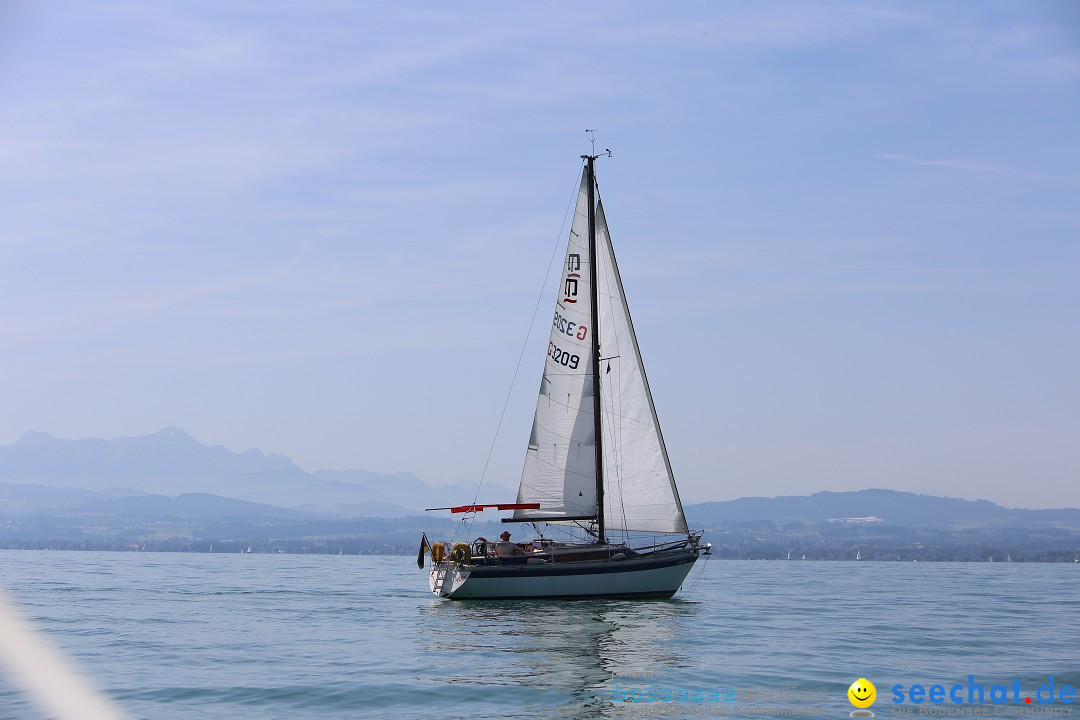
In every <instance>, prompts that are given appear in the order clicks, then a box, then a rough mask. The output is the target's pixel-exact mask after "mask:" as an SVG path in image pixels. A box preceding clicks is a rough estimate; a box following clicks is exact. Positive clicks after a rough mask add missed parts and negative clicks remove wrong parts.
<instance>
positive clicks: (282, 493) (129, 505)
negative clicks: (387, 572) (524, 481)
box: [0, 427, 514, 518]
mask: <svg viewBox="0 0 1080 720" xmlns="http://www.w3.org/2000/svg"><path fill="white" fill-rule="evenodd" d="M485 491H486V492H485V498H490V499H492V500H493V501H511V500H512V499H513V496H514V491H512V490H510V489H508V488H505V487H500V486H498V485H493V484H485ZM474 493H475V488H468V487H464V486H460V485H450V486H443V487H438V488H435V487H431V486H429V485H427V484H425V483H424V482H423V481H421V480H420V479H419V478H417V477H416V476H415V475H412V474H411V473H406V472H399V473H395V474H392V475H383V474H379V473H374V472H369V471H366V470H343V471H334V470H316V471H315V472H313V473H309V472H307V471H305V470H303V469H301V468H300V467H297V466H296V465H295V464H294V463H293V462H292V460H290V459H289V458H288V457H286V456H285V455H278V454H270V455H266V454H264V453H262V452H260V451H258V450H248V451H246V452H242V453H235V452H232V451H231V450H229V449H227V448H225V447H222V446H216V447H211V446H208V445H203V444H202V443H200V442H198V441H197V440H195V439H194V438H192V437H191V436H190V435H188V434H187V433H186V432H184V431H183V430H181V429H179V428H173V427H169V428H165V429H163V430H161V431H160V432H157V433H154V434H153V435H143V436H138V437H124V438H116V439H111V440H105V439H100V438H87V439H81V440H69V439H65V438H58V437H55V436H53V435H50V434H49V433H43V432H28V433H26V434H25V435H23V437H22V438H21V439H20V440H19V441H18V442H16V443H15V444H13V445H0V516H5V515H6V516H13V515H26V514H31V513H38V512H48V511H60V510H63V511H71V510H74V509H77V508H83V509H86V510H87V511H91V512H107V513H117V514H127V513H130V512H132V511H134V510H136V509H139V510H140V512H150V511H152V510H155V509H156V510H160V511H162V512H165V513H166V514H170V515H173V516H177V515H176V513H178V512H180V513H188V512H191V511H193V510H194V508H196V507H199V508H202V509H203V511H204V512H206V513H210V515H211V516H220V515H221V514H222V513H229V512H232V513H234V514H245V515H266V514H267V513H269V512H270V510H268V508H272V507H275V506H276V507H277V508H278V509H279V511H278V514H277V515H275V516H276V517H292V516H293V513H292V511H302V512H306V513H308V514H310V515H322V516H333V517H386V518H393V517H404V516H407V515H415V514H420V513H422V512H423V509H424V508H425V507H436V506H446V505H451V504H462V503H465V502H469V501H471V500H472V498H473V495H474ZM144 496H152V497H144ZM176 496H180V497H176ZM213 497H218V498H219V499H220V500H221V501H226V500H230V501H232V502H217V501H214V500H212V499H211V498H213ZM181 498H184V499H183V500H181ZM167 500H172V502H166V501H167ZM237 501H246V502H248V503H255V504H257V505H258V507H248V506H245V505H243V504H240V503H238V502H237ZM281 509H284V510H281ZM166 511H167V512H166ZM286 511H288V512H286Z"/></svg>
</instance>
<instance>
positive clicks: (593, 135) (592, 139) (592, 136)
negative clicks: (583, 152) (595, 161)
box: [585, 128, 600, 155]
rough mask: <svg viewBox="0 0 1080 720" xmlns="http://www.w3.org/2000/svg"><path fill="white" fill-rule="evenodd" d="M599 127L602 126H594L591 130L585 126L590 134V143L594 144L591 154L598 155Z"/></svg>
mask: <svg viewBox="0 0 1080 720" xmlns="http://www.w3.org/2000/svg"><path fill="white" fill-rule="evenodd" d="M599 129H600V128H593V129H592V130H590V129H589V128H585V132H587V133H588V134H589V143H590V144H591V145H592V152H591V153H590V155H596V131H597V130H599Z"/></svg>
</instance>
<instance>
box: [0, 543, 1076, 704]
mask: <svg viewBox="0 0 1080 720" xmlns="http://www.w3.org/2000/svg"><path fill="white" fill-rule="evenodd" d="M0 587H3V588H4V589H6V590H7V592H8V594H9V596H10V597H12V598H13V599H14V600H16V601H17V602H18V603H19V604H20V605H21V607H22V608H23V610H24V612H25V613H26V614H27V615H29V616H30V617H32V618H33V619H34V620H35V621H36V623H37V625H38V626H39V627H40V628H41V629H43V630H44V631H46V632H47V633H48V634H49V635H50V636H51V637H52V638H53V639H54V641H55V642H56V643H58V644H59V645H61V646H62V647H63V648H64V649H65V650H66V651H67V652H68V653H69V654H70V655H71V656H72V657H73V658H74V659H75V660H76V662H77V663H78V664H79V665H81V666H82V667H83V668H84V669H85V670H86V671H87V672H88V673H89V674H90V675H91V676H92V677H93V678H94V680H95V681H96V682H97V683H98V685H99V686H100V687H102V688H103V689H105V690H106V691H107V692H108V693H109V694H110V695H111V696H112V697H113V698H115V699H116V700H117V701H118V702H119V703H120V704H121V705H123V707H125V708H126V709H127V710H128V712H129V713H130V714H131V715H132V716H133V717H136V718H148V719H168V718H210V717H214V718H238V719H239V718H290V719H291V718H366V717H373V718H374V717H378V718H384V717H385V718H443V717H446V718H451V717H462V718H464V717H468V718H594V717H627V718H630V717H656V716H661V717H701V716H710V715H717V716H718V715H720V714H723V715H725V716H728V717H761V716H762V715H764V716H767V717H798V716H819V717H848V714H849V712H850V711H851V710H852V709H853V708H852V706H851V704H850V703H849V702H848V699H847V695H846V692H847V688H848V686H849V685H850V684H851V683H852V682H853V681H854V680H856V679H858V678H860V677H865V678H867V679H869V680H870V681H872V682H873V683H874V684H876V686H877V690H878V700H877V702H876V704H875V705H874V706H873V707H872V708H871V709H872V710H874V711H875V712H876V714H877V716H878V717H884V716H890V717H894V716H898V712H899V711H900V710H903V709H908V710H912V711H913V712H914V714H915V715H918V714H919V710H920V709H923V710H925V709H927V708H929V709H932V710H934V711H935V712H936V711H945V710H946V709H950V708H951V709H952V711H953V712H955V711H956V710H958V709H959V710H967V711H971V710H974V709H977V708H974V707H972V706H963V705H952V704H950V703H949V702H948V701H946V702H945V703H944V704H941V705H933V706H931V705H929V704H928V703H924V704H923V705H921V706H920V705H912V704H911V703H910V701H908V702H906V703H905V704H904V705H903V706H902V707H898V706H896V705H894V704H893V703H892V700H891V698H892V692H891V690H890V688H891V687H892V686H893V685H895V684H901V685H903V686H905V688H907V687H910V686H911V685H912V684H922V685H923V686H924V687H927V688H929V686H931V685H934V684H941V685H944V686H945V687H946V688H948V687H949V686H951V685H953V684H962V685H963V686H964V690H963V695H964V697H965V698H966V694H967V692H968V691H967V685H968V676H969V675H973V676H974V682H975V683H977V684H980V685H982V686H983V687H984V688H985V690H986V692H987V693H988V694H989V692H990V691H991V686H992V685H994V684H997V683H1000V684H1005V685H1008V686H1009V687H1010V695H1009V700H1010V702H1009V704H1000V705H990V704H987V705H984V706H983V708H984V709H985V710H986V711H987V712H988V714H989V715H990V716H994V715H997V716H1002V715H1003V714H1014V713H1017V712H1023V711H1025V710H1029V711H1030V710H1032V708H1034V710H1040V711H1042V710H1046V709H1052V710H1055V711H1056V712H1058V713H1064V712H1067V711H1068V710H1074V713H1073V714H1075V715H1078V716H1080V704H1078V705H1075V706H1069V705H1062V704H1061V703H1060V702H1059V698H1058V696H1057V695H1055V698H1054V699H1055V702H1054V704H1053V705H1039V704H1038V703H1037V702H1036V703H1034V705H1025V704H1023V702H1022V699H1023V698H1024V697H1027V696H1033V694H1034V693H1035V692H1036V690H1037V688H1038V687H1039V686H1040V685H1046V684H1048V683H1049V682H1050V678H1051V676H1052V677H1053V678H1054V680H1053V682H1054V686H1055V692H1058V693H1060V688H1061V687H1062V686H1065V685H1070V686H1072V687H1076V688H1080V564H1063V565H1050V564H1022V563H993V564H991V563H980V564H958V563H887V562H859V563H856V562H809V561H807V562H802V561H791V562H784V561H772V562H766V561H750V562H747V561H720V560H715V559H713V560H710V561H708V562H707V563H705V562H704V561H703V560H702V561H699V562H698V567H697V568H695V570H694V572H693V573H692V574H691V577H690V579H689V580H688V583H687V587H684V589H683V591H682V592H681V593H680V595H678V596H676V597H675V598H674V599H672V600H667V601H651V602H640V601H639V602H631V601H620V600H613V601H583V602H545V603H540V602H474V603H459V602H450V601H445V600H438V599H435V598H434V597H433V596H432V595H431V594H430V593H429V592H428V590H427V576H426V573H424V572H421V571H418V570H417V569H416V565H415V563H414V562H413V559H412V558H409V557H369V556H363V557H357V556H336V555H332V556H300V555H240V554H230V555H223V554H202V555H193V554H174V553H127V554H125V553H89V552H86V553H78V552H47V551H41V552H35V551H0ZM1014 679H1018V680H1019V681H1020V683H1021V685H1022V688H1023V692H1024V695H1022V696H1021V703H1020V704H1017V703H1015V702H1012V695H1011V692H1012V690H1011V687H1012V683H1013V681H1014ZM680 692H682V693H684V695H683V697H684V698H687V699H683V700H661V699H657V700H656V701H652V697H653V694H654V693H655V694H656V695H657V697H664V696H665V694H670V696H671V697H673V698H674V697H679V693H680ZM691 693H696V695H693V694H691ZM625 698H637V699H636V700H627V699H625ZM689 698H700V699H698V700H693V699H689ZM986 699H987V702H988V703H989V699H990V698H989V697H987V698H986ZM1066 716H1067V715H1066ZM39 717H41V716H40V715H39V714H38V713H37V712H36V711H35V710H34V708H33V707H32V706H30V705H29V704H28V703H27V701H26V700H25V699H24V698H23V696H22V695H21V694H20V693H19V692H17V691H16V690H15V689H14V688H13V687H12V685H11V684H10V681H9V680H8V679H7V678H5V677H4V676H2V675H0V718H31V719H33V718H39Z"/></svg>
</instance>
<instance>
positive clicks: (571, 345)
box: [514, 175, 596, 519]
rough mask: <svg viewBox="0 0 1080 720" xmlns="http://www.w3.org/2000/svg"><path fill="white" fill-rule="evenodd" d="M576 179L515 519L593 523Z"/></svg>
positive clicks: (585, 232) (587, 321)
mask: <svg viewBox="0 0 1080 720" xmlns="http://www.w3.org/2000/svg"><path fill="white" fill-rule="evenodd" d="M588 191H589V188H588V181H587V179H586V177H585V175H582V178H581V187H580V189H579V191H578V200H577V207H576V208H575V210H574V221H573V223H572V224H571V226H570V241H569V243H568V244H567V248H566V259H565V261H564V262H563V269H562V277H561V278H560V280H561V281H560V283H559V296H558V300H557V302H556V304H555V317H554V319H553V321H552V328H551V336H550V338H549V342H548V349H547V362H546V363H545V365H544V376H543V378H542V379H541V381H540V396H539V398H538V399H537V402H536V415H535V416H534V417H533V427H532V433H531V435H530V437H529V449H528V451H527V452H526V455H525V467H524V469H523V470H522V473H521V485H520V487H519V488H518V499H517V501H518V502H519V503H540V509H539V510H517V511H515V513H514V517H515V518H519V519H526V518H530V517H544V518H550V517H553V516H562V517H589V516H595V515H596V439H595V433H594V431H593V424H594V423H593V377H592V336H591V333H592V327H591V325H592V319H591V317H592V295H593V293H592V288H591V287H590V285H589V274H590V269H589V263H590V262H591V259H590V258H589V237H588V236H589V194H588Z"/></svg>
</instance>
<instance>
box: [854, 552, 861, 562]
mask: <svg viewBox="0 0 1080 720" xmlns="http://www.w3.org/2000/svg"><path fill="white" fill-rule="evenodd" d="M855 559H856V560H862V550H856V551H855Z"/></svg>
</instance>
